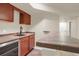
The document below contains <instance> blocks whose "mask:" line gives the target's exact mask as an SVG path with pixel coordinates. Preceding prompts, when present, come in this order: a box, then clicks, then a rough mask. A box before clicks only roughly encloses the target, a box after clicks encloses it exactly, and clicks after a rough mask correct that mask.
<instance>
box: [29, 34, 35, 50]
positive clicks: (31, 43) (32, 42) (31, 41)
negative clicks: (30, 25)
mask: <svg viewBox="0 0 79 59" xmlns="http://www.w3.org/2000/svg"><path fill="white" fill-rule="evenodd" d="M29 43H30V47H29V49H30V50H31V49H32V48H34V46H35V36H34V35H31V36H30V42H29Z"/></svg>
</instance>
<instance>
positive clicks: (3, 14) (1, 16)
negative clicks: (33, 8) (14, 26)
mask: <svg viewBox="0 0 79 59" xmlns="http://www.w3.org/2000/svg"><path fill="white" fill-rule="evenodd" d="M15 10H16V11H18V12H19V13H18V15H19V16H18V17H17V14H15V12H14V11H15ZM17 18H18V19H19V22H18V23H19V24H26V25H30V24H31V15H29V14H28V13H26V12H24V11H23V10H21V9H19V8H16V7H15V6H13V5H11V4H9V3H0V20H4V21H9V22H13V21H15V20H16V21H17Z"/></svg>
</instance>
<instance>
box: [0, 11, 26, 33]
mask: <svg viewBox="0 0 79 59" xmlns="http://www.w3.org/2000/svg"><path fill="white" fill-rule="evenodd" d="M19 16H20V15H19V12H18V11H16V10H15V11H14V22H7V21H2V20H0V34H7V33H14V32H19V27H20V24H19ZM22 26H23V29H24V30H23V31H26V25H22Z"/></svg>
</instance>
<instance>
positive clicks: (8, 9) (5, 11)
mask: <svg viewBox="0 0 79 59" xmlns="http://www.w3.org/2000/svg"><path fill="white" fill-rule="evenodd" d="M0 20H5V21H10V22H12V21H13V7H12V6H11V5H10V4H8V3H0Z"/></svg>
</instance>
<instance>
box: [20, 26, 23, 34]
mask: <svg viewBox="0 0 79 59" xmlns="http://www.w3.org/2000/svg"><path fill="white" fill-rule="evenodd" d="M22 31H23V27H22V26H20V35H22Z"/></svg>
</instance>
